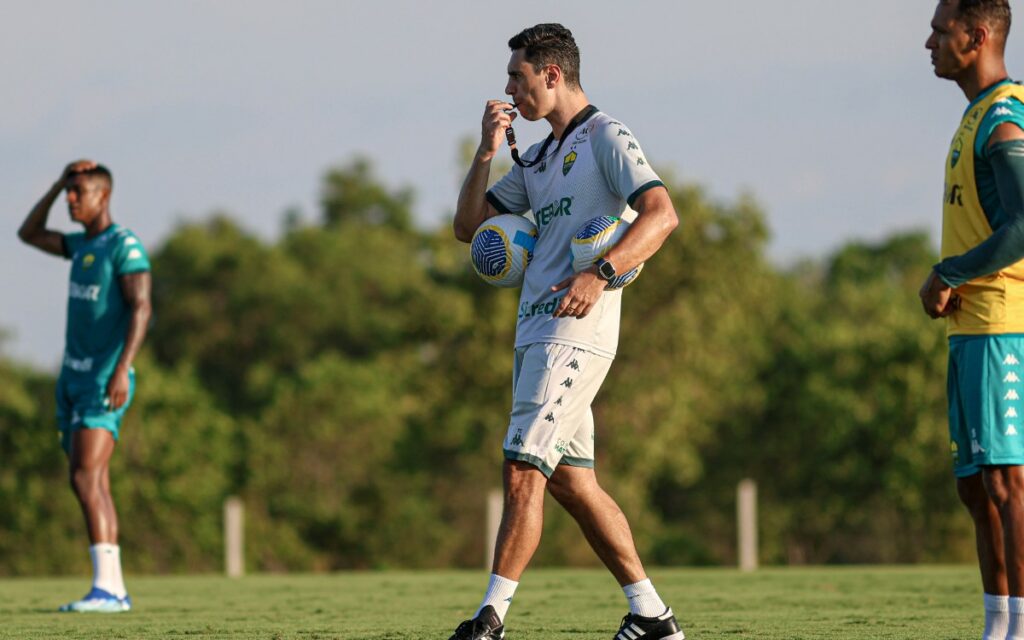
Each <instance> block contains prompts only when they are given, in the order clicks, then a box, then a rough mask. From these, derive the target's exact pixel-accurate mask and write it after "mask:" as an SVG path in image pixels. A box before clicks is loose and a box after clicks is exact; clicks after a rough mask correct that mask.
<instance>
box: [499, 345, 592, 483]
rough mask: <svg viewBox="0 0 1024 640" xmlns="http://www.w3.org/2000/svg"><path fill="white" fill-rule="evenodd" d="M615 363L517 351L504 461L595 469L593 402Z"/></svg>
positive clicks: (539, 349) (577, 354)
mask: <svg viewBox="0 0 1024 640" xmlns="http://www.w3.org/2000/svg"><path fill="white" fill-rule="evenodd" d="M611 366H612V360H611V359H610V358H604V357H601V356H598V355H595V354H593V353H591V352H589V351H583V350H582V349H578V348H576V347H570V346H567V345H561V344H551V343H546V342H538V343H535V344H531V345H527V346H525V347H520V348H518V349H516V351H515V364H514V367H513V369H512V416H511V419H510V420H509V425H508V433H507V434H506V435H505V444H504V450H505V458H506V459H508V460H520V461H522V462H528V463H529V464H532V465H533V466H535V467H537V468H538V469H540V470H541V472H543V473H544V475H546V476H548V477H549V478H550V477H551V474H552V473H554V472H555V467H557V466H558V465H559V464H567V465H571V466H574V467H588V468H592V467H593V466H594V414H593V413H592V412H591V410H590V405H591V403H592V402H593V401H594V396H596V395H597V392H598V390H599V389H600V388H601V384H602V383H603V382H604V378H605V376H606V375H608V369H609V368H611Z"/></svg>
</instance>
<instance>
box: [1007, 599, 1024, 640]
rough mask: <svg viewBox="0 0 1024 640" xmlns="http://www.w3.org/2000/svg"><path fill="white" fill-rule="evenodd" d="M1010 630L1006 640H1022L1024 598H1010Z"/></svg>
mask: <svg viewBox="0 0 1024 640" xmlns="http://www.w3.org/2000/svg"><path fill="white" fill-rule="evenodd" d="M1009 609H1010V628H1009V629H1008V630H1007V632H1006V640H1024V598H1021V597H1014V596H1010V606H1009Z"/></svg>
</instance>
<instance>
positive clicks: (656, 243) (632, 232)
mask: <svg viewBox="0 0 1024 640" xmlns="http://www.w3.org/2000/svg"><path fill="white" fill-rule="evenodd" d="M649 193H650V195H649V196H648V194H644V195H643V196H641V200H638V201H637V203H634V204H640V206H639V209H640V210H639V211H638V214H639V215H637V217H636V220H635V221H634V222H633V224H631V225H630V228H629V231H628V232H627V233H626V235H625V236H623V238H622V240H620V241H619V243H618V244H616V245H615V246H614V247H612V248H611V250H610V251H608V253H607V254H606V255H605V259H606V260H608V261H609V262H611V263H612V265H613V266H614V267H615V270H616V271H618V272H619V273H625V272H627V271H629V270H630V269H633V268H634V267H636V266H637V265H639V264H640V263H642V262H646V261H647V260H648V259H650V258H651V256H653V255H654V254H655V253H657V251H658V249H660V248H661V245H663V244H665V240H666V239H667V238H668V237H669V235H671V233H672V231H673V230H675V228H676V227H677V226H678V225H679V216H678V215H676V210H675V207H673V206H672V200H671V199H670V198H669V196H668V191H666V190H665V189H660V190H657V192H655V190H652V192H649ZM641 203H642V204H641Z"/></svg>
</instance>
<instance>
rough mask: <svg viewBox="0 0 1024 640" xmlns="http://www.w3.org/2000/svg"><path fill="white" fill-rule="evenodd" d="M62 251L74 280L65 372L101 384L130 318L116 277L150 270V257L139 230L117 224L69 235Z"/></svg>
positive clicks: (70, 289)
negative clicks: (88, 233) (88, 234)
mask: <svg viewBox="0 0 1024 640" xmlns="http://www.w3.org/2000/svg"><path fill="white" fill-rule="evenodd" d="M64 253H65V255H66V256H67V257H68V258H69V259H70V260H71V282H70V284H69V285H68V325H67V332H66V344H65V347H64V366H63V368H62V369H61V377H62V378H68V379H69V380H74V381H76V383H81V384H94V385H99V386H101V387H103V386H105V385H106V381H107V380H108V379H109V378H110V375H111V374H112V373H113V371H114V367H115V366H116V365H117V360H118V358H120V357H121V351H122V350H123V349H124V341H125V338H126V337H127V334H128V324H129V321H130V319H131V308H130V307H129V306H128V303H127V302H126V301H125V299H124V295H123V294H122V293H121V286H120V283H119V282H118V277H119V276H123V275H125V274H129V273H138V272H142V271H149V257H148V256H147V255H146V250H145V249H144V248H143V247H142V243H141V242H139V239H138V238H137V237H136V236H135V234H133V233H132V232H131V231H129V230H128V229H125V228H124V227H122V226H120V225H117V224H112V225H110V226H109V227H107V228H106V229H105V230H104V231H103V232H102V233H100V234H99V235H97V236H95V237H93V238H88V237H86V235H85V234H84V233H69V234H67V235H65V236H64Z"/></svg>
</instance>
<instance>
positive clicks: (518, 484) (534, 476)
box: [505, 460, 548, 503]
mask: <svg viewBox="0 0 1024 640" xmlns="http://www.w3.org/2000/svg"><path fill="white" fill-rule="evenodd" d="M547 484H548V479H547V477H546V476H545V475H544V474H543V473H542V472H541V470H540V469H538V468H537V467H535V466H533V465H531V464H528V463H526V462H520V461H518V460H506V461H505V501H506V502H509V503H521V502H529V501H532V500H536V499H537V497H538V496H540V497H543V495H544V487H545V486H546V485H547Z"/></svg>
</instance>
